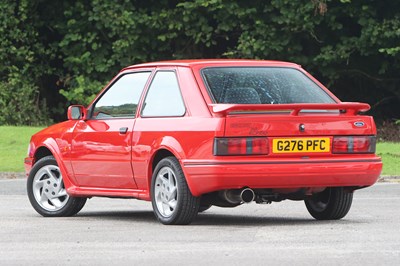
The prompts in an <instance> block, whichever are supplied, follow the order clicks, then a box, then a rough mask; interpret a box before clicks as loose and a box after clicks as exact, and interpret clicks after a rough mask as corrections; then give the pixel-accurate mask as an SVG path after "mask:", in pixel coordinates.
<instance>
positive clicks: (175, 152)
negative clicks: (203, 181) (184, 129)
mask: <svg viewBox="0 0 400 266" xmlns="http://www.w3.org/2000/svg"><path fill="white" fill-rule="evenodd" d="M170 156H173V157H175V158H176V159H177V160H178V161H179V164H180V166H181V168H182V171H183V173H184V175H185V179H186V182H187V184H188V187H189V189H190V191H191V192H192V188H191V184H190V180H189V179H188V178H187V175H186V173H185V169H184V167H183V164H182V160H184V159H186V154H185V152H184V149H183V148H182V146H181V145H180V143H179V142H178V141H177V140H176V139H175V138H173V137H164V138H163V139H162V140H161V141H160V145H159V148H158V149H157V150H155V152H154V153H153V154H152V156H151V158H150V160H149V166H148V175H147V176H148V179H147V185H148V188H151V181H152V177H153V171H154V169H155V168H156V166H157V164H158V163H159V162H160V161H161V160H162V159H164V158H166V157H170ZM149 191H150V189H149Z"/></svg>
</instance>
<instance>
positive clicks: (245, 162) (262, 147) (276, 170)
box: [25, 60, 382, 224]
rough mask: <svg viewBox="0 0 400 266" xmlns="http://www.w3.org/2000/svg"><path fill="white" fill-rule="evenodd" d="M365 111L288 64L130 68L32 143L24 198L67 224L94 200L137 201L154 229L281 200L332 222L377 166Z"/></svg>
mask: <svg viewBox="0 0 400 266" xmlns="http://www.w3.org/2000/svg"><path fill="white" fill-rule="evenodd" d="M369 108H370V107H369V105H368V104H363V103H345V102H341V101H340V100H339V99H337V98H336V97H335V96H334V95H333V94H332V93H331V92H329V91H328V89H326V88H325V87H324V86H323V85H322V84H321V83H319V82H318V81H317V80H316V79H314V78H313V77H312V76H311V75H310V74H308V73H307V72H306V71H304V70H303V69H302V68H301V67H300V66H299V65H296V64H293V63H286V62H276V61H253V60H183V61H168V62H156V63H147V64H140V65H134V66H130V67H127V68H125V69H123V70H122V71H121V72H120V73H119V74H118V75H117V76H116V77H115V78H114V79H113V80H112V81H111V82H110V83H109V84H108V85H107V86H106V87H105V88H104V89H103V90H102V91H101V93H100V94H99V95H98V96H97V98H95V99H94V101H93V102H92V103H91V104H90V105H89V107H87V108H85V107H83V106H80V105H74V106H71V107H69V108H68V121H65V122H62V123H59V124H57V125H53V126H51V127H49V128H46V129H44V130H42V131H41V132H39V133H37V134H35V135H34V136H33V137H32V140H31V142H30V145H29V154H28V157H27V158H26V159H25V168H26V171H27V174H28V180H27V190H28V196H29V200H30V202H31V204H32V206H33V207H34V208H35V210H36V211H37V212H38V213H40V214H41V215H43V216H70V215H74V214H76V213H78V212H79V211H80V210H81V209H82V207H83V206H84V205H85V202H86V199H87V198H91V197H94V196H101V197H117V198H135V199H141V200H147V201H151V202H152V205H153V209H154V213H155V216H156V217H157V219H158V220H159V221H160V222H161V223H163V224H188V223H190V222H192V221H193V219H194V218H195V217H196V215H197V213H198V212H202V211H205V210H206V209H208V208H209V207H210V206H212V205H215V206H220V207H235V206H238V205H241V204H243V203H249V202H253V201H255V202H256V203H271V202H279V201H282V200H286V199H289V200H304V201H305V205H306V207H307V209H308V211H309V212H310V214H311V215H312V216H313V217H314V218H316V219H319V220H328V219H341V218H343V217H344V216H345V215H346V214H347V213H348V211H349V209H350V207H351V203H352V198H353V192H354V191H355V190H357V189H360V188H365V187H368V186H371V185H373V184H374V183H375V182H376V181H377V178H378V177H379V175H380V173H381V170H382V162H381V159H380V158H379V157H377V156H376V155H375V144H376V127H375V124H374V121H373V118H372V117H370V116H365V115H361V114H360V113H362V112H365V111H367V110H368V109H369Z"/></svg>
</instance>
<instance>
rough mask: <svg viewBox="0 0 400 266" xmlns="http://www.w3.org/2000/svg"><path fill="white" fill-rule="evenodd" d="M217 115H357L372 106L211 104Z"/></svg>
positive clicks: (345, 104) (336, 104) (362, 104)
mask: <svg viewBox="0 0 400 266" xmlns="http://www.w3.org/2000/svg"><path fill="white" fill-rule="evenodd" d="M208 106H209V107H210V108H211V110H212V112H213V113H215V114H216V115H220V116H226V115H228V114H246V113H247V114H257V113H263V112H264V113H268V112H273V113H275V112H278V113H279V112H285V113H290V115H299V113H300V112H301V111H306V110H309V111H326V110H337V111H339V112H340V113H341V114H346V115H357V114H359V113H360V112H366V111H368V110H369V109H370V108H371V107H370V106H369V104H367V103H355V102H341V103H294V104H293V103H290V104H209V105H208Z"/></svg>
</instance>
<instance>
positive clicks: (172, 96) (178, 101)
mask: <svg viewBox="0 0 400 266" xmlns="http://www.w3.org/2000/svg"><path fill="white" fill-rule="evenodd" d="M184 114H185V105H184V103H183V100H182V96H181V92H180V89H179V85H178V80H177V78H176V75H175V72H173V71H159V72H157V73H156V75H155V77H154V79H153V82H152V83H151V85H150V88H149V92H148V93H147V95H146V99H145V101H144V105H143V109H142V116H147V117H154V116H183V115H184Z"/></svg>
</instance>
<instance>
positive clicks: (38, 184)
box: [33, 180, 45, 189]
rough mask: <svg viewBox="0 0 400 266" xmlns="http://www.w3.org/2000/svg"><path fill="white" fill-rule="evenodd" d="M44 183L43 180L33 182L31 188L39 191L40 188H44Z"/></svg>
mask: <svg viewBox="0 0 400 266" xmlns="http://www.w3.org/2000/svg"><path fill="white" fill-rule="evenodd" d="M44 182H45V181H44V180H35V181H34V183H33V186H34V187H35V188H36V189H40V188H42V187H43V186H44Z"/></svg>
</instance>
